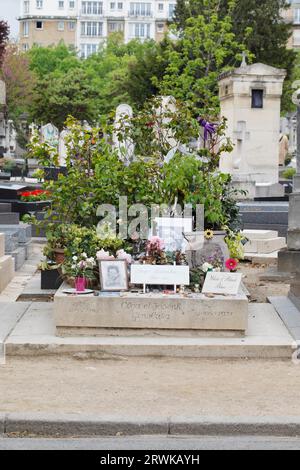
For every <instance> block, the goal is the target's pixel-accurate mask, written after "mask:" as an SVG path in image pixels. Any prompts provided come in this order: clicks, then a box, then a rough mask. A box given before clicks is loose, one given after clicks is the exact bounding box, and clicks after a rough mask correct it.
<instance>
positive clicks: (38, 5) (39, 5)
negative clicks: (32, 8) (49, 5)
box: [28, 0, 43, 10]
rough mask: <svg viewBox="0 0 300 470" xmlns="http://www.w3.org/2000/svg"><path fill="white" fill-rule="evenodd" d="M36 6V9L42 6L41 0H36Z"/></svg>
mask: <svg viewBox="0 0 300 470" xmlns="http://www.w3.org/2000/svg"><path fill="white" fill-rule="evenodd" d="M28 3H29V2H28ZM36 7H37V9H38V10H40V9H41V8H43V0H36Z"/></svg>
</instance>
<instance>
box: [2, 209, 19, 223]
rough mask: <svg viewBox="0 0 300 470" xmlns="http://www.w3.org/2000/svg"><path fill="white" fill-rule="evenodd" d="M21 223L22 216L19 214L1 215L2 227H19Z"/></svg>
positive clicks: (3, 213) (8, 213)
mask: <svg viewBox="0 0 300 470" xmlns="http://www.w3.org/2000/svg"><path fill="white" fill-rule="evenodd" d="M19 222H20V215H19V214H18V213H17V212H2V213H0V225H18V224H19Z"/></svg>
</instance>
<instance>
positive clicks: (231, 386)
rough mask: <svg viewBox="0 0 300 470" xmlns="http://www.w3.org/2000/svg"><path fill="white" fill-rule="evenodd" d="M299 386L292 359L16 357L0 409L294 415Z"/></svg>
mask: <svg viewBox="0 0 300 470" xmlns="http://www.w3.org/2000/svg"><path fill="white" fill-rule="evenodd" d="M299 388H300V367H298V366H296V365H294V364H293V363H292V362H291V361H280V360H277V361H271V360H269V361H265V360H249V361H246V360H243V361H242V360H201V359H179V358H177V359H168V358H128V359H126V358H125V359H119V360H111V359H109V360H100V359H98V360H96V359H86V360H84V359H81V360H79V359H75V358H67V357H60V358H59V357H47V358H43V357H42V358H37V357H34V358H29V357H27V358H12V357H11V358H8V360H7V364H6V365H5V366H1V367H0V397H1V398H0V412H42V413H83V414H92V415H101V414H102V415H103V414H104V415H108V414H109V415H111V416H113V417H115V418H117V417H119V418H120V417H121V418H122V417H126V418H127V417H131V418H135V419H136V418H139V417H141V418H143V417H147V418H166V417H182V416H190V417H193V416H240V417H242V416H252V417H255V416H258V417H262V416H264V417H267V416H285V417H288V416H290V417H294V418H295V417H298V416H299V417H300V402H299Z"/></svg>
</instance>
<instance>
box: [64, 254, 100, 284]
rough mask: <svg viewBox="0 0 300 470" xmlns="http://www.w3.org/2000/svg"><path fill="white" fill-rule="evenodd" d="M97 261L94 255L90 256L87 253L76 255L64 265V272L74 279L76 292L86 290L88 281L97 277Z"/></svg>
mask: <svg viewBox="0 0 300 470" xmlns="http://www.w3.org/2000/svg"><path fill="white" fill-rule="evenodd" d="M95 266H96V261H95V259H94V258H93V257H90V258H88V256H87V254H86V253H80V254H79V255H74V256H73V257H72V260H71V262H66V263H64V265H63V273H64V274H65V275H67V276H68V277H69V278H71V279H74V283H75V289H76V292H84V291H85V289H86V287H87V286H88V283H89V282H91V281H93V280H94V279H95V274H94V267H95Z"/></svg>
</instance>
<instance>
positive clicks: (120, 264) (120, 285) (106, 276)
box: [99, 260, 128, 292]
mask: <svg viewBox="0 0 300 470" xmlns="http://www.w3.org/2000/svg"><path fill="white" fill-rule="evenodd" d="M99 268H100V283H101V290H102V291H110V292H114V291H115V292H117V291H126V290H128V271H127V263H126V261H124V260H107V261H99Z"/></svg>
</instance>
